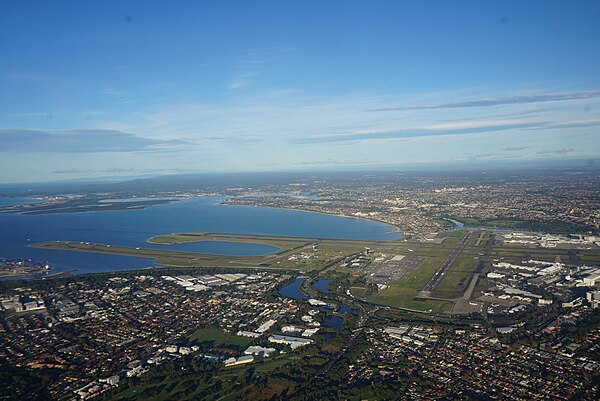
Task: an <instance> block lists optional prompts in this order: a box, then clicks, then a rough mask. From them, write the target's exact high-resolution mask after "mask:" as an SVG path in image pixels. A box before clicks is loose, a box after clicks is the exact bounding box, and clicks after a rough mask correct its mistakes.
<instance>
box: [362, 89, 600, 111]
mask: <svg viewBox="0 0 600 401" xmlns="http://www.w3.org/2000/svg"><path fill="white" fill-rule="evenodd" d="M599 97H600V90H593V91H581V92H557V93H537V94H527V95H514V96H506V97H492V98H479V99H471V100H465V101H456V102H447V103H438V104H431V105H406V106H392V107H381V108H375V109H370V110H369V111H407V110H436V109H456V108H467V107H489V106H502V105H511V104H528V103H540V102H557V101H565V100H580V99H595V98H599Z"/></svg>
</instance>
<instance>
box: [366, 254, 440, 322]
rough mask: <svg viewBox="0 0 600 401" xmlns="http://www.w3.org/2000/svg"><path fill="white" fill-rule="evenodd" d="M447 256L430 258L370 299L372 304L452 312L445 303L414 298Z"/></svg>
mask: <svg viewBox="0 0 600 401" xmlns="http://www.w3.org/2000/svg"><path fill="white" fill-rule="evenodd" d="M445 259H446V256H445V255H444V256H437V257H428V258H427V259H426V260H425V261H424V262H423V263H422V264H421V266H419V267H418V268H417V269H416V270H415V271H414V272H412V273H410V274H407V275H406V276H404V277H402V278H400V280H398V281H396V282H394V283H392V284H390V286H389V287H388V288H386V289H385V290H383V291H382V292H380V293H379V294H374V295H372V296H371V297H369V298H368V300H369V301H370V302H373V303H376V304H381V305H388V306H393V307H402V308H409V309H415V310H419V311H428V310H430V309H431V310H432V311H433V312H444V311H447V310H450V307H451V306H452V304H451V303H450V302H443V301H418V300H414V299H413V298H414V297H415V296H416V295H417V294H418V293H419V292H420V291H421V289H422V288H423V286H425V284H426V283H427V281H429V279H430V278H431V276H432V275H433V274H434V273H435V272H436V271H437V269H438V268H439V267H440V265H441V264H442V262H443V261H444V260H445Z"/></svg>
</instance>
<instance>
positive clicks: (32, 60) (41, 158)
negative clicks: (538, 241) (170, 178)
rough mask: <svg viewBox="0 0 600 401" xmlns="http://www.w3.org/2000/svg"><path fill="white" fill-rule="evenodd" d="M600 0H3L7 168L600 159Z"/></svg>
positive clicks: (72, 174)
mask: <svg viewBox="0 0 600 401" xmlns="http://www.w3.org/2000/svg"><path fill="white" fill-rule="evenodd" d="M599 19H600V3H598V2H596V1H577V2H559V1H530V2H518V1H504V2H493V3H492V2H477V1H457V2H428V1H425V2H418V3H417V2H414V3H408V2H398V1H378V2H357V1H354V2H347V1H330V2H317V1H304V2H285V3H282V2H269V1H266V2H241V1H240V2H228V1H225V2H218V3H208V2H192V1H182V2H177V3H167V2H160V1H159V2H153V3H150V2H143V1H119V2H117V1H109V2H98V3H91V2H76V1H60V2H51V3H50V2H33V1H32V2H27V1H25V2H5V3H3V4H1V5H0V51H1V52H2V55H3V57H2V59H1V60H0V171H1V173H0V183H11V182H35V181H54V180H69V179H82V178H91V177H97V176H115V177H118V176H133V175H138V174H139V175H143V174H154V173H157V174H158V173H184V172H237V171H280V170H287V171H289V170H304V169H335V168H340V169H344V168H345V169H348V168H353V169H356V168H367V169H377V168H386V167H389V166H402V165H411V166H415V165H428V164H432V163H447V164H453V163H454V164H460V165H469V164H473V165H475V164H482V163H487V164H491V163H494V162H509V161H514V162H515V163H520V162H524V161H528V160H534V161H535V160H538V161H542V160H555V159H556V160H560V159H581V160H584V159H597V158H598V157H600V137H599V135H598V130H599V127H600V74H599V73H598V71H600V53H599V52H598V44H597V39H598V38H599V37H600V24H598V20H599Z"/></svg>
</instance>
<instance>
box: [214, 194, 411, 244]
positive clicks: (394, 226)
mask: <svg viewBox="0 0 600 401" xmlns="http://www.w3.org/2000/svg"><path fill="white" fill-rule="evenodd" d="M219 206H237V207H264V208H269V209H276V210H296V211H299V212H305V213H318V214H324V215H327V216H336V217H343V218H345V219H355V220H365V221H370V222H373V223H379V224H385V225H386V226H390V227H392V228H393V229H394V231H393V232H394V233H398V234H401V235H402V236H401V237H400V238H396V239H393V240H355V241H395V240H398V239H402V238H404V237H405V236H406V232H405V231H402V229H401V228H400V227H399V226H397V225H394V224H390V223H387V222H385V221H383V220H378V219H374V218H368V217H357V216H349V215H345V214H341V213H327V212H319V211H316V210H308V209H301V208H292V207H280V206H265V205H232V204H228V203H225V202H221V203H219ZM299 238H300V237H299ZM332 239H343V238H332Z"/></svg>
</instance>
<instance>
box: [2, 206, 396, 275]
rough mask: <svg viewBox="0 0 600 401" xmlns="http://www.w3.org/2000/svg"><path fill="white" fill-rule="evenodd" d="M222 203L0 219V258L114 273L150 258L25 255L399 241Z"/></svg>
mask: <svg viewBox="0 0 600 401" xmlns="http://www.w3.org/2000/svg"><path fill="white" fill-rule="evenodd" d="M222 200H223V198H218V197H204V198H192V199H187V200H183V201H179V202H173V203H168V204H162V205H155V206H151V207H148V208H146V209H142V210H119V211H101V212H100V211H98V212H84V213H58V214H38V215H31V214H29V215H27V214H15V213H0V258H30V259H33V260H36V261H48V262H49V263H50V264H51V265H52V266H53V267H54V268H55V270H56V271H67V270H75V271H76V272H78V273H88V272H102V271H117V270H127V269H135V268H141V267H149V266H153V265H154V262H153V260H150V259H143V258H133V257H125V256H114V255H101V254H92V253H82V252H70V251H51V250H43V249H34V248H27V244H30V243H35V242H42V241H58V240H66V241H84V242H98V243H103V244H111V245H121V246H128V247H150V248H156V249H178V250H186V251H197V252H207V253H217V254H223V255H264V254H267V253H270V252H274V251H275V250H276V249H275V248H273V247H270V246H266V245H260V244H247V243H223V242H212V241H206V242H200V243H192V244H180V245H173V246H169V245H153V244H148V243H147V242H146V240H147V239H148V238H150V237H152V236H155V235H161V234H169V233H177V232H193V231H196V232H215V233H236V234H262V235H284V236H305V237H318V238H343V239H364V240H390V239H395V238H398V237H400V236H401V234H399V233H397V232H395V231H394V228H393V227H391V226H388V225H385V224H381V223H377V222H373V221H368V220H361V219H354V218H344V217H339V216H332V215H326V214H320V213H310V212H302V211H295V210H283V209H274V208H262V207H247V206H223V205H220V202H221V201H222Z"/></svg>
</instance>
